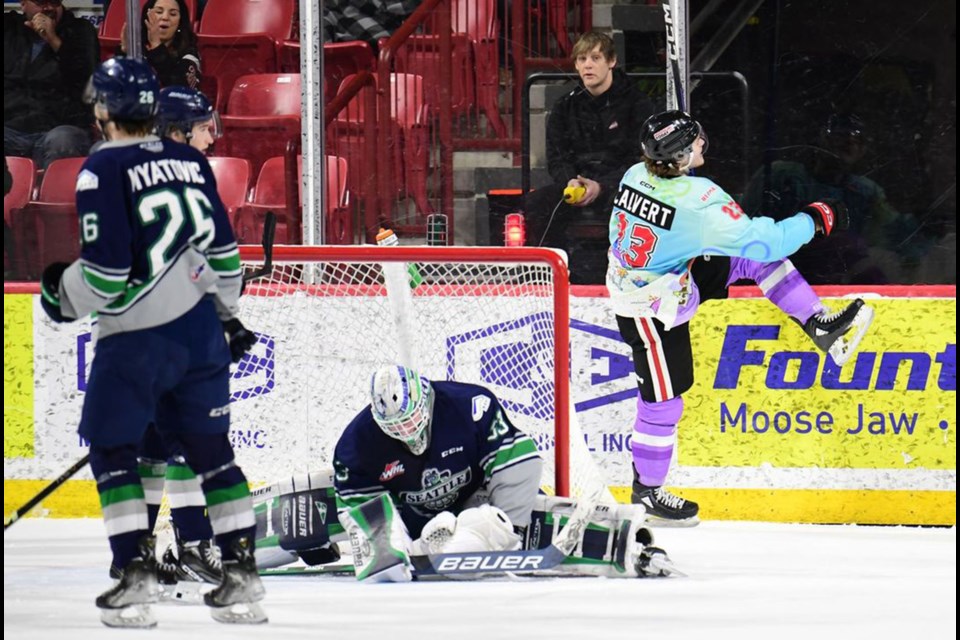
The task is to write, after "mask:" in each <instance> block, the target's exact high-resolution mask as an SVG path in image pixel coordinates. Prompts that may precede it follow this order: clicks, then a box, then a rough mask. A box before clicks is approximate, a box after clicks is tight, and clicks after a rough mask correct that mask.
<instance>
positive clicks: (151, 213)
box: [41, 58, 266, 627]
mask: <svg viewBox="0 0 960 640" xmlns="http://www.w3.org/2000/svg"><path fill="white" fill-rule="evenodd" d="M159 91H160V87H159V85H158V83H157V79H156V77H155V76H154V74H153V71H152V70H151V69H150V67H149V66H147V65H146V64H145V63H143V62H141V61H138V60H132V59H124V58H119V59H112V60H108V61H106V62H104V63H103V64H102V65H100V66H99V67H98V68H97V70H96V71H95V72H94V74H93V77H92V78H91V81H90V86H89V89H88V98H89V100H90V102H91V103H92V104H93V109H94V114H95V116H96V118H97V121H98V123H99V124H100V127H101V129H102V130H103V133H104V137H105V138H106V140H107V142H106V143H105V144H104V145H102V146H101V147H100V149H99V150H98V151H97V152H96V153H94V154H93V155H91V156H90V157H89V158H88V159H87V160H86V162H85V163H84V165H83V168H82V169H81V171H80V173H79V175H78V177H77V186H76V192H77V211H78V213H79V217H80V220H79V222H80V238H81V250H80V258H79V259H78V260H77V261H75V262H74V263H72V264H69V265H68V264H64V263H54V264H51V265H49V266H48V267H47V268H46V269H45V270H44V272H43V276H42V282H41V287H42V298H41V303H42V305H43V308H44V310H45V311H46V312H47V314H48V315H49V316H50V317H51V318H52V319H53V320H54V321H57V322H68V321H71V320H74V319H77V318H82V317H85V316H87V315H89V314H91V313H96V314H97V317H98V331H99V340H98V344H97V349H96V354H95V356H94V360H93V365H92V367H91V371H90V378H89V381H88V385H87V392H86V396H85V398H84V404H83V412H82V415H81V418H80V426H79V432H80V435H81V436H83V437H84V438H86V439H87V440H88V441H89V442H90V469H91V471H92V473H93V477H94V479H95V480H96V483H97V491H98V493H99V494H100V503H101V506H102V509H103V517H104V522H105V524H106V528H107V535H108V537H109V540H110V548H111V551H112V552H113V564H114V567H115V568H116V569H117V571H116V575H117V576H119V580H118V582H117V583H116V584H115V585H114V586H113V587H112V588H110V589H108V590H107V591H105V592H104V593H103V594H101V595H100V596H99V597H98V598H97V600H96V604H97V607H99V608H100V610H101V620H102V621H103V623H104V624H106V625H108V626H119V627H150V626H154V625H155V624H156V619H155V618H154V617H153V613H152V611H151V610H150V607H149V604H150V603H152V602H155V601H156V600H157V563H156V559H155V555H154V554H155V550H154V545H155V541H154V539H153V537H152V535H151V533H150V531H149V529H148V521H147V507H146V503H145V500H144V486H143V483H142V482H141V478H140V474H139V472H138V468H137V450H138V446H139V444H140V441H141V439H142V437H143V433H144V430H145V429H146V428H147V425H148V424H149V423H151V422H156V423H157V425H158V427H159V428H160V429H161V430H163V431H165V435H166V436H168V437H170V438H171V439H172V440H175V441H176V442H177V443H178V446H179V448H180V450H181V451H182V452H183V454H184V457H185V459H186V461H187V463H188V465H189V466H190V468H191V469H193V470H194V471H195V472H196V473H197V476H198V477H200V478H201V483H202V487H203V493H204V494H205V496H206V503H207V506H208V509H209V515H210V522H211V525H212V528H213V533H214V535H215V538H216V541H217V544H218V546H219V547H220V549H221V553H222V557H223V578H222V581H221V582H220V584H219V586H218V587H217V588H215V589H214V590H213V591H211V592H209V593H207V594H205V596H204V601H205V603H206V604H207V605H209V606H210V607H211V613H212V615H213V617H214V619H216V620H218V621H221V622H246V623H250V622H265V621H266V617H265V616H264V614H263V611H262V610H261V609H260V607H259V605H257V604H256V602H257V601H259V600H261V599H262V598H263V595H264V590H263V586H262V584H261V583H260V579H259V576H258V575H257V571H256V567H255V565H254V556H253V543H254V530H255V526H254V525H255V523H254V515H253V509H252V503H251V498H250V491H249V488H248V486H247V481H246V478H245V477H244V475H243V472H242V471H241V469H240V467H239V466H237V464H236V462H235V460H234V453H233V449H232V447H231V445H230V440H229V438H228V436H227V431H228V429H229V423H230V412H229V406H230V392H229V377H230V372H229V365H230V361H231V359H232V360H234V361H236V360H239V359H240V357H242V355H243V354H244V353H245V352H246V351H247V350H248V349H249V348H250V347H251V346H252V344H253V343H254V342H255V340H256V337H255V336H254V335H253V334H252V333H251V332H249V331H247V329H246V328H245V327H244V326H243V325H242V323H241V322H240V320H239V319H238V318H237V313H238V297H239V295H240V287H241V270H240V257H239V252H238V249H237V245H236V242H235V240H234V236H233V232H232V230H231V229H230V224H229V221H228V220H227V216H226V213H225V211H224V208H223V204H222V203H221V201H220V198H219V196H218V195H217V190H216V182H215V179H214V177H213V173H212V172H211V170H210V166H209V164H208V163H207V161H206V159H205V158H204V157H203V155H202V154H200V153H199V152H198V151H196V150H195V149H192V148H190V147H189V146H187V145H184V144H179V143H176V142H172V141H169V140H161V139H159V138H157V137H155V136H153V135H151V131H152V130H153V126H154V123H153V120H154V117H155V116H156V113H157V102H158V98H159ZM158 416H161V419H158Z"/></svg>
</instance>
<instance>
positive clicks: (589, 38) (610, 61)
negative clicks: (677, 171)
mask: <svg viewBox="0 0 960 640" xmlns="http://www.w3.org/2000/svg"><path fill="white" fill-rule="evenodd" d="M572 57H573V61H574V64H575V66H576V69H577V73H579V74H580V82H579V83H578V84H577V87H576V88H575V89H574V90H573V91H571V92H570V93H569V94H567V95H565V96H563V97H561V98H560V99H559V100H557V102H556V103H555V104H554V105H553V108H552V109H551V110H550V116H549V117H548V119H547V170H548V171H549V172H550V177H551V178H553V184H550V185H547V186H545V187H541V188H539V189H537V190H536V191H534V192H532V193H530V194H529V195H528V196H527V203H526V205H527V206H526V212H527V225H528V234H527V238H528V244H531V245H534V246H549V247H558V248H562V249H565V250H566V251H567V252H568V253H569V254H570V271H571V273H570V278H571V282H573V283H574V284H600V283H602V282H603V274H604V272H605V271H606V265H607V258H606V252H607V249H608V248H609V242H608V241H607V234H606V226H607V221H608V220H609V217H610V211H611V206H612V200H613V196H614V195H615V194H616V192H617V187H618V186H619V184H620V178H622V177H623V174H624V173H626V171H627V169H629V168H630V167H631V166H633V165H634V164H636V163H637V162H640V156H641V151H640V126H641V125H642V124H643V122H644V121H645V120H646V119H647V118H648V117H649V116H650V115H652V114H653V113H654V112H655V111H656V110H657V109H656V107H655V105H654V104H653V102H652V101H651V100H650V99H649V98H648V97H647V96H646V95H644V94H643V93H642V92H641V91H640V90H639V89H638V88H637V86H636V84H635V83H634V82H632V81H631V80H630V79H629V78H628V77H627V76H626V74H624V73H623V72H621V71H620V70H619V69H615V67H616V65H617V54H616V51H615V50H614V46H613V41H612V40H611V39H610V37H609V36H607V35H605V34H602V33H597V32H593V31H591V32H588V33H585V34H583V35H582V36H581V37H580V39H579V40H578V41H577V43H576V44H575V45H574V47H573V53H572ZM566 187H582V188H583V189H584V191H583V193H582V196H580V198H579V200H578V201H577V202H576V203H574V204H566V203H563V202H561V201H562V199H563V190H564V189H565V188H566ZM558 203H559V204H558ZM592 236H597V237H592Z"/></svg>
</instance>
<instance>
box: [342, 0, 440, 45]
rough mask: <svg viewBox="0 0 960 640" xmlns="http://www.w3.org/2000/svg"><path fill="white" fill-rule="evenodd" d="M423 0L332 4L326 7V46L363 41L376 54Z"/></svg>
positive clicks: (344, 0)
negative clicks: (328, 43)
mask: <svg viewBox="0 0 960 640" xmlns="http://www.w3.org/2000/svg"><path fill="white" fill-rule="evenodd" d="M420 2H421V0H397V1H387V0H329V1H328V2H327V3H326V4H325V5H324V11H323V29H324V32H325V33H324V42H347V41H351V40H363V41H365V42H368V43H370V46H371V47H373V50H374V51H376V50H377V41H378V40H379V39H380V38H389V37H390V35H391V34H392V33H393V32H394V31H396V29H397V28H398V27H399V26H400V25H401V24H403V21H404V20H406V19H407V17H409V16H410V14H411V13H413V12H414V10H415V9H416V8H417V7H418V6H420Z"/></svg>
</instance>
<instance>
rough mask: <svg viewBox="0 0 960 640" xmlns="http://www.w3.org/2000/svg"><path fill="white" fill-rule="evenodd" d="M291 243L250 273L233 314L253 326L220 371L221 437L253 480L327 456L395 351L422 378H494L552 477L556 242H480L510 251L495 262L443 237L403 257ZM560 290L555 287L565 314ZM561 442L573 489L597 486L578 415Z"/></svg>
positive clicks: (327, 460) (557, 398)
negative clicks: (227, 398) (228, 424)
mask: <svg viewBox="0 0 960 640" xmlns="http://www.w3.org/2000/svg"><path fill="white" fill-rule="evenodd" d="M298 249H299V251H298V253H297V257H296V259H295V261H291V259H290V257H289V255H290V251H289V250H286V251H285V250H284V249H283V248H278V250H277V252H276V257H275V265H274V268H273V272H272V274H271V275H270V276H268V277H265V278H261V279H259V280H255V281H253V282H251V283H250V284H248V286H247V289H246V292H245V295H244V296H243V298H241V319H242V320H243V322H244V324H245V325H246V326H247V327H248V328H249V329H251V330H253V331H256V332H257V333H258V334H259V337H260V340H259V342H258V344H257V345H256V346H255V347H254V349H253V350H252V351H251V353H250V354H248V356H247V357H246V358H245V359H244V360H243V361H241V362H240V364H239V365H238V366H237V367H236V369H235V371H234V375H233V379H232V380H231V389H232V392H233V400H234V402H233V405H232V409H231V420H232V437H233V441H234V445H235V448H236V449H237V455H238V458H239V460H240V462H241V463H242V465H243V468H244V471H245V472H246V473H247V475H248V477H249V478H250V479H251V481H253V482H272V481H275V480H277V479H278V478H281V477H289V476H290V475H291V474H293V473H298V472H304V471H307V470H316V469H319V468H324V467H329V466H331V456H332V452H333V447H334V445H335V444H336V441H337V438H338V437H339V435H340V433H341V432H342V431H343V429H344V427H346V425H347V424H348V423H349V422H350V420H351V419H352V418H353V417H354V416H355V415H356V414H357V413H358V412H359V411H360V410H362V409H363V408H364V407H365V406H366V405H367V404H368V403H369V395H368V394H369V390H368V389H369V380H370V376H371V374H372V373H373V371H374V370H375V369H376V368H377V367H378V366H381V365H384V364H394V363H404V364H408V365H409V366H413V367H415V368H417V369H418V370H419V371H421V372H422V373H423V374H424V375H425V376H426V377H427V378H431V379H434V380H459V381H463V382H473V383H477V384H481V385H483V386H485V387H487V388H488V389H490V390H491V391H493V392H494V393H495V394H496V395H497V397H498V398H499V399H500V400H501V402H502V404H503V406H504V408H505V409H506V411H507V412H508V413H509V415H510V417H511V419H512V421H513V422H514V424H516V425H517V427H519V428H520V429H522V430H523V431H525V432H526V433H528V434H529V435H531V436H532V437H533V438H534V439H535V441H536V442H537V444H538V446H539V447H540V450H541V452H542V454H543V457H544V461H545V465H544V468H545V470H544V475H543V487H544V490H546V491H547V492H550V493H552V492H554V491H555V490H556V485H555V481H554V477H555V468H556V467H555V462H554V461H555V459H556V455H555V453H556V437H555V433H556V426H555V425H556V418H557V414H558V412H557V411H556V408H557V406H558V403H568V404H567V405H566V407H569V390H568V386H567V379H566V378H564V379H563V380H562V381H561V384H560V385H559V388H558V385H557V384H555V366H554V363H555V362H556V361H557V358H558V357H559V358H561V361H562V362H568V361H569V360H568V357H569V356H568V345H567V344H561V345H560V348H559V349H558V344H557V340H556V326H557V320H556V317H557V315H556V313H555V302H556V301H557V300H558V297H557V296H558V286H557V284H558V283H557V275H556V273H555V269H554V266H552V265H551V261H550V260H545V259H544V256H548V257H551V258H553V260H552V261H553V262H554V263H556V257H555V256H553V254H551V253H550V252H548V251H544V250H537V249H533V250H526V251H525V250H522V249H520V250H503V249H493V250H487V254H490V255H493V254H492V253H491V252H499V253H498V254H497V255H499V257H500V258H504V257H509V258H510V261H509V262H497V261H493V260H490V259H487V260H485V258H484V252H483V251H479V250H476V249H463V250H462V251H459V252H457V254H460V255H459V258H457V259H453V258H452V256H453V255H457V254H451V252H450V251H449V250H448V249H443V248H441V249H432V248H428V247H423V248H411V247H404V248H401V249H402V250H403V251H405V252H406V253H405V254H404V255H407V256H410V255H411V254H410V252H411V251H413V252H415V258H414V261H413V262H410V263H406V262H399V261H393V262H389V261H388V260H389V258H390V257H392V256H398V255H399V254H398V253H397V249H396V248H379V247H364V248H362V249H361V248H358V247H352V248H343V250H344V251H352V254H351V256H356V254H357V253H358V251H359V252H363V253H364V256H363V257H362V259H355V258H354V257H351V258H349V259H350V261H349V262H348V261H347V258H343V257H338V254H337V253H335V249H334V248H330V247H328V248H314V249H313V251H314V252H315V253H316V255H308V256H307V257H305V254H310V249H308V248H298ZM441 256H442V257H445V258H447V259H441ZM285 257H286V259H285ZM406 259H410V258H409V257H408V258H406ZM244 265H245V268H246V269H248V270H249V269H254V268H256V267H259V266H260V265H259V264H257V263H254V262H245V263H244ZM563 273H564V276H562V277H565V271H564V272H563ZM411 284H412V285H413V286H411ZM566 291H567V290H566V287H565V285H564V286H563V287H562V291H561V293H560V294H559V295H560V297H561V298H562V299H560V303H561V305H562V306H561V307H560V308H561V315H562V316H563V319H562V322H563V323H568V318H567V315H566V314H567V312H566V308H567V299H566ZM563 335H564V336H566V332H563ZM564 342H565V339H564ZM566 371H567V369H566V367H563V368H562V372H563V374H564V375H565V374H566ZM559 413H560V414H561V415H560V418H561V419H563V418H564V415H563V414H566V413H568V412H565V411H561V412H559ZM570 442H571V443H572V444H573V446H572V447H570V449H569V451H570V455H569V461H568V462H565V463H562V464H563V465H564V466H566V467H568V468H569V472H570V492H571V494H572V495H574V496H578V495H584V494H589V495H596V494H597V493H598V492H599V491H602V490H603V489H604V488H605V486H604V484H603V481H602V480H601V475H600V473H599V471H598V469H597V467H596V465H595V463H594V462H593V460H592V458H591V454H590V452H589V451H588V450H587V448H586V446H585V445H584V441H583V436H582V435H581V434H580V433H579V430H578V429H576V427H575V426H572V428H571V437H570ZM564 446H565V445H563V443H561V449H563V447H564ZM560 458H561V460H562V459H563V456H561V457H560Z"/></svg>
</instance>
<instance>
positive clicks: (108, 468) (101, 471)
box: [90, 445, 148, 569]
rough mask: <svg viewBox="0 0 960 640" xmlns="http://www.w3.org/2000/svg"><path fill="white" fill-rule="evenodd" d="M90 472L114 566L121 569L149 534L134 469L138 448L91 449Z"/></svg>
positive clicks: (137, 477) (92, 447)
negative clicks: (143, 538) (95, 486)
mask: <svg viewBox="0 0 960 640" xmlns="http://www.w3.org/2000/svg"><path fill="white" fill-rule="evenodd" d="M90 471H92V472H93V477H94V479H95V480H96V482H97V493H99V494H100V508H101V510H102V511H103V523H104V525H105V526H106V528H107V537H108V538H109V540H110V550H111V551H112V552H113V566H114V567H116V568H117V569H123V568H124V567H126V566H127V564H129V563H130V561H131V560H133V559H134V558H135V557H137V556H139V555H140V551H139V549H138V546H137V543H138V542H139V541H140V538H141V537H143V536H144V535H146V534H147V533H148V528H147V526H148V522H147V504H146V501H145V500H144V492H143V484H142V482H141V480H140V474H139V472H138V470H137V446H136V445H121V446H119V447H110V448H103V447H97V446H95V445H91V446H90Z"/></svg>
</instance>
